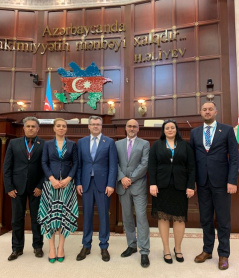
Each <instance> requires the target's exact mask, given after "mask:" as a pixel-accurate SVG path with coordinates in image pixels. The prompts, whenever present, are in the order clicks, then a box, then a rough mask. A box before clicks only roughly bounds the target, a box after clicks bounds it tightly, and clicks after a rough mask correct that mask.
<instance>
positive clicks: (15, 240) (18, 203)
mask: <svg viewBox="0 0 239 278" xmlns="http://www.w3.org/2000/svg"><path fill="white" fill-rule="evenodd" d="M27 198H28V200H29V208H30V215H31V226H32V235H33V243H32V247H33V248H34V249H35V248H42V246H43V236H42V235H41V227H40V225H39V224H38V223H37V214H38V209H39V204H40V198H41V196H39V197H35V196H34V195H33V192H31V191H29V190H27V189H26V191H25V192H24V194H23V195H17V197H16V198H12V250H13V251H19V250H23V248H24V242H25V237H24V224H25V212H26V203H27Z"/></svg>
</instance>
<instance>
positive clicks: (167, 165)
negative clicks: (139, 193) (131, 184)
mask: <svg viewBox="0 0 239 278" xmlns="http://www.w3.org/2000/svg"><path fill="white" fill-rule="evenodd" d="M148 170H149V182H150V185H154V184H156V185H157V186H158V188H166V187H168V185H169V183H170V179H171V176H173V180H174V185H175V188H176V189H179V190H186V189H187V188H190V189H194V188H195V159H194V154H193V150H192V149H191V147H190V145H189V143H187V142H186V141H184V140H178V141H177V146H176V148H175V151H174V157H173V162H171V161H170V159H169V156H168V149H167V148H166V141H165V140H158V141H156V142H154V144H153V146H152V148H151V150H150V153H149V169H148Z"/></svg>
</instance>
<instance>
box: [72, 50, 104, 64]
mask: <svg viewBox="0 0 239 278" xmlns="http://www.w3.org/2000/svg"><path fill="white" fill-rule="evenodd" d="M79 58H80V56H79ZM79 58H78V59H79ZM84 59H85V60H84V61H85V65H84V66H85V67H88V66H89V65H90V64H91V63H92V62H94V63H95V64H96V65H97V66H98V68H100V67H101V66H102V65H101V50H94V51H90V50H89V51H84ZM77 61H80V60H76V62H77Z"/></svg>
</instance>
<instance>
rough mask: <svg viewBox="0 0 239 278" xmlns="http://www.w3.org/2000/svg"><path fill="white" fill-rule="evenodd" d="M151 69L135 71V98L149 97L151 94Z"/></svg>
mask: <svg viewBox="0 0 239 278" xmlns="http://www.w3.org/2000/svg"><path fill="white" fill-rule="evenodd" d="M151 80H152V69H151V67H145V68H137V69H135V80H134V84H135V92H134V93H135V95H134V96H135V97H136V98H140V97H144V96H151V95H152V93H151V91H152V87H151V86H152V85H151V82H150V81H151Z"/></svg>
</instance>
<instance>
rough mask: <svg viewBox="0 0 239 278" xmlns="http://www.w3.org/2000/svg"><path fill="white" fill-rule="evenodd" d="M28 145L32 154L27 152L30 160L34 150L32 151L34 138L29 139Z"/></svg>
mask: <svg viewBox="0 0 239 278" xmlns="http://www.w3.org/2000/svg"><path fill="white" fill-rule="evenodd" d="M27 145H28V150H30V152H29V151H28V150H27V156H28V159H30V158H31V156H32V150H31V147H32V138H30V139H29V141H28V144H27Z"/></svg>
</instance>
